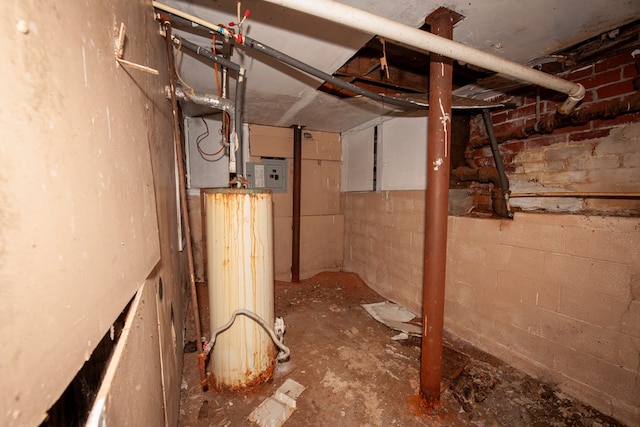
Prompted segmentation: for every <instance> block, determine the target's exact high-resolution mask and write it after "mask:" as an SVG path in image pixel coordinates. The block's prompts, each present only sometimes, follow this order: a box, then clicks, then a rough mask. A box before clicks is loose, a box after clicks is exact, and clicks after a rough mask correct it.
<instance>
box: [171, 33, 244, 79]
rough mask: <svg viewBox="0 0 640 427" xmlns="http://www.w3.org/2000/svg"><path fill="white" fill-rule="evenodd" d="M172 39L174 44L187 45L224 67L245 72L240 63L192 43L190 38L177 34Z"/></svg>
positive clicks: (193, 50)
mask: <svg viewBox="0 0 640 427" xmlns="http://www.w3.org/2000/svg"><path fill="white" fill-rule="evenodd" d="M171 40H173V44H175V45H176V46H177V47H178V48H180V47H185V48H187V49H188V50H190V51H192V52H193V53H195V54H197V55H200V56H204V57H205V58H207V59H210V60H211V61H213V62H215V63H217V64H220V65H222V66H223V67H227V68H229V69H230V70H234V71H236V72H237V73H238V74H244V68H242V67H241V66H240V65H239V64H236V63H235V62H231V61H229V60H228V59H225V58H223V57H222V56H220V55H214V54H213V53H212V52H211V51H210V50H209V49H207V48H205V47H202V46H198V45H197V44H195V43H191V42H190V41H189V40H187V39H184V38H182V37H179V36H176V35H173V36H171Z"/></svg>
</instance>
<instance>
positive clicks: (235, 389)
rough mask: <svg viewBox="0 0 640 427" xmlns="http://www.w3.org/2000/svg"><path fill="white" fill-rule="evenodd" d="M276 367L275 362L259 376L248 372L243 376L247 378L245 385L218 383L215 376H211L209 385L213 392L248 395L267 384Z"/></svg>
mask: <svg viewBox="0 0 640 427" xmlns="http://www.w3.org/2000/svg"><path fill="white" fill-rule="evenodd" d="M275 367H276V363H275V360H274V361H273V362H272V363H271V364H270V365H269V366H268V367H267V369H265V370H264V371H262V372H261V373H259V374H258V375H253V373H252V372H251V371H250V370H247V372H246V373H245V374H244V376H243V377H244V378H246V380H244V381H243V382H244V384H242V385H237V386H232V385H228V384H225V383H224V382H223V381H218V380H216V377H215V375H214V374H210V375H209V384H210V385H211V388H212V389H213V390H215V391H219V392H230V393H246V392H251V391H255V390H256V389H257V388H258V387H259V386H260V385H262V384H264V383H266V382H267V381H269V380H270V379H271V378H273V371H274V370H275Z"/></svg>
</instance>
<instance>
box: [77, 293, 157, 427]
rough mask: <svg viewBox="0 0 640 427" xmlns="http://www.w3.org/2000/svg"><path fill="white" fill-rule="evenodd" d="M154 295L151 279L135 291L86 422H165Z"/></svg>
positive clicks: (103, 423) (120, 423) (124, 423)
mask: <svg viewBox="0 0 640 427" xmlns="http://www.w3.org/2000/svg"><path fill="white" fill-rule="evenodd" d="M156 294H157V282H155V281H153V280H148V281H146V282H145V283H144V284H143V285H142V286H141V287H140V289H139V290H138V292H137V294H136V297H135V299H134V301H133V303H132V304H131V308H130V311H129V316H128V317H127V320H126V323H125V326H124V329H123V332H122V335H121V337H120V340H119V342H118V344H117V346H116V349H115V351H114V354H113V357H112V358H111V361H110V363H109V367H108V368H107V372H106V374H105V378H104V380H103V383H102V386H101V387H100V390H99V391H98V395H97V396H96V401H95V404H94V407H93V410H92V413H91V415H90V419H89V421H88V422H87V425H92V426H94V425H95V426H97V425H109V426H123V427H126V426H136V427H137V426H163V425H166V423H165V413H164V409H163V407H164V405H163V393H162V376H161V374H162V370H161V366H160V356H159V353H158V346H159V337H158V317H157V312H156ZM97 420H102V423H95V424H94V423H92V422H95V421H97Z"/></svg>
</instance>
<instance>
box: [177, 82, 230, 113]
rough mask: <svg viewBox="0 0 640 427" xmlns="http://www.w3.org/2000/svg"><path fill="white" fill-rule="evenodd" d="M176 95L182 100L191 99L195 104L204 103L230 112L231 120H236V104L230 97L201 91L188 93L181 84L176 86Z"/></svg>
mask: <svg viewBox="0 0 640 427" xmlns="http://www.w3.org/2000/svg"><path fill="white" fill-rule="evenodd" d="M176 96H177V97H178V99H179V100H181V101H189V102H193V103H194V104H198V105H204V106H205V107H211V108H213V109H216V110H220V111H224V112H225V113H229V116H231V117H230V118H231V121H232V122H233V121H234V120H235V109H236V105H235V104H234V103H233V101H231V100H230V99H227V98H221V97H219V96H215V95H211V94H208V93H201V92H194V93H190V94H187V93H186V92H185V91H184V89H182V87H180V86H176Z"/></svg>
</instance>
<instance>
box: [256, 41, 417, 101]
mask: <svg viewBox="0 0 640 427" xmlns="http://www.w3.org/2000/svg"><path fill="white" fill-rule="evenodd" d="M244 46H247V47H249V48H251V49H254V50H257V51H258V52H262V53H264V54H265V55H267V56H270V57H271V58H274V59H277V60H278V61H280V62H282V63H284V64H287V65H289V66H291V67H293V68H297V69H298V70H300V71H303V72H305V73H307V74H310V75H312V76H314V77H317V78H319V79H321V80H324V81H326V82H330V83H331V84H333V85H335V86H338V87H340V88H342V89H346V90H348V91H351V92H354V93H357V94H358V95H362V96H366V97H367V98H371V99H373V100H376V101H381V102H383V103H386V104H389V105H395V106H398V107H404V108H413V109H416V108H420V109H428V108H429V107H425V106H424V105H420V104H416V103H414V102H411V101H405V100H402V99H397V98H393V97H390V96H385V95H381V94H379V93H375V92H371V91H369V90H366V89H362V88H361V87H358V86H356V85H354V84H352V83H349V82H345V81H344V80H341V79H339V78H337V77H334V76H332V75H331V74H327V73H325V72H324V71H320V70H318V69H317V68H314V67H312V66H311V65H308V64H305V63H304V62H302V61H299V60H297V59H295V58H292V57H291V56H289V55H287V54H285V53H282V52H280V51H279V50H276V49H274V48H272V47H269V46H266V45H265V44H263V43H260V42H259V41H256V40H253V39H252V38H250V37H245V38H244Z"/></svg>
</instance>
